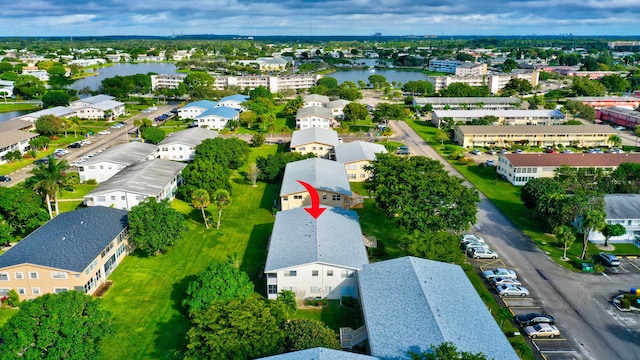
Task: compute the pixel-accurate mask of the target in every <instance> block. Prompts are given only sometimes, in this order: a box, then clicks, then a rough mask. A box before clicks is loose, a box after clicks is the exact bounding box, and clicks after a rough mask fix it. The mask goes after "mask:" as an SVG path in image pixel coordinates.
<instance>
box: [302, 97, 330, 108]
mask: <svg viewBox="0 0 640 360" xmlns="http://www.w3.org/2000/svg"><path fill="white" fill-rule="evenodd" d="M328 102H329V97H328V96H325V95H318V94H309V95H305V96H303V97H302V107H310V106H319V107H324V105H325V104H326V103H328Z"/></svg>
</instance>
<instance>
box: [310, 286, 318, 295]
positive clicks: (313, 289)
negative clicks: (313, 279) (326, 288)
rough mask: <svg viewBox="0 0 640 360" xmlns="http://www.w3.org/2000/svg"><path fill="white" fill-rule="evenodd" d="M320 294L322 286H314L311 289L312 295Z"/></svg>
mask: <svg viewBox="0 0 640 360" xmlns="http://www.w3.org/2000/svg"><path fill="white" fill-rule="evenodd" d="M319 292H320V286H312V287H311V293H312V294H318V293H319Z"/></svg>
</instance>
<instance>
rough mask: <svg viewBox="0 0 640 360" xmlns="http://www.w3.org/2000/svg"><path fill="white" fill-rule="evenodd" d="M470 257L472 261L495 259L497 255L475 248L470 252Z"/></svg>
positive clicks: (493, 252) (487, 250)
mask: <svg viewBox="0 0 640 360" xmlns="http://www.w3.org/2000/svg"><path fill="white" fill-rule="evenodd" d="M471 257H472V258H474V259H497V258H498V253H497V252H495V251H493V250H491V249H485V248H475V249H473V250H472V251H471Z"/></svg>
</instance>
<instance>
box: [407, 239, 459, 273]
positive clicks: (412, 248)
mask: <svg viewBox="0 0 640 360" xmlns="http://www.w3.org/2000/svg"><path fill="white" fill-rule="evenodd" d="M401 248H402V250H403V253H404V254H405V255H408V256H415V257H420V258H425V259H431V260H436V261H442V262H447V263H455V264H460V265H462V264H464V263H465V257H464V255H463V253H462V252H461V251H460V240H459V239H458V237H457V236H456V235H455V234H451V233H448V232H446V231H438V232H431V231H429V232H425V233H423V232H418V231H414V232H413V233H411V234H408V235H405V236H404V237H403V238H402V239H401Z"/></svg>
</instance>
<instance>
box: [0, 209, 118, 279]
mask: <svg viewBox="0 0 640 360" xmlns="http://www.w3.org/2000/svg"><path fill="white" fill-rule="evenodd" d="M126 226H127V211H125V210H120V209H113V208H107V207H102V206H96V207H90V208H84V209H79V210H75V211H71V212H66V213H62V214H60V215H58V216H56V217H55V218H53V219H52V220H50V221H49V222H48V223H46V224H44V225H42V226H41V227H40V228H38V229H36V230H35V231H34V232H32V233H31V234H29V235H27V237H25V238H24V239H22V240H21V241H20V242H19V243H18V244H16V245H15V246H14V247H12V248H11V249H9V250H8V251H7V252H6V253H4V254H2V255H0V268H4V267H8V266H14V265H19V264H25V263H27V264H35V265H41V266H47V267H51V268H56V269H63V270H69V271H75V272H81V271H83V270H84V269H85V268H86V267H87V266H89V264H90V263H91V261H93V259H95V258H96V256H98V254H100V252H101V251H102V250H103V249H104V248H105V247H107V245H108V244H109V242H111V241H112V240H113V239H114V238H115V237H116V236H117V235H118V234H119V233H120V232H121V231H122V230H123V229H124V228H125V227H126Z"/></svg>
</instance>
